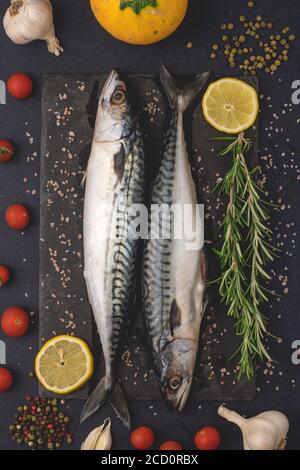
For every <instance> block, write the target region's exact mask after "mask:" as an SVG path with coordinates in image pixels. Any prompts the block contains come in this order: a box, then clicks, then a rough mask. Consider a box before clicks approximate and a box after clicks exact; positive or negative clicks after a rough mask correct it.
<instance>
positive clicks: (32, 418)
mask: <svg viewBox="0 0 300 470" xmlns="http://www.w3.org/2000/svg"><path fill="white" fill-rule="evenodd" d="M25 401H26V402H27V404H26V405H22V406H21V405H20V406H18V407H17V413H16V414H15V415H14V418H15V422H14V423H13V424H11V425H10V426H9V433H10V435H11V438H12V439H13V440H14V441H15V442H16V443H17V444H20V445H22V444H25V445H27V446H28V447H29V448H31V449H43V448H45V447H46V448H48V449H53V448H56V449H58V448H60V447H61V445H62V443H64V442H65V443H67V444H71V443H72V442H73V438H72V435H71V433H70V432H69V430H68V423H70V418H69V417H68V416H66V415H65V414H64V413H63V412H62V411H61V410H60V409H59V406H58V401H57V400H56V399H54V400H47V399H46V398H41V397H31V396H29V395H26V396H25ZM60 404H61V405H63V404H65V400H61V401H60Z"/></svg>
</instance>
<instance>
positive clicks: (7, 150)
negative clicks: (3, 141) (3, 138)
mask: <svg viewBox="0 0 300 470" xmlns="http://www.w3.org/2000/svg"><path fill="white" fill-rule="evenodd" d="M4 153H12V151H11V150H10V149H9V148H7V147H0V155H3V154H4Z"/></svg>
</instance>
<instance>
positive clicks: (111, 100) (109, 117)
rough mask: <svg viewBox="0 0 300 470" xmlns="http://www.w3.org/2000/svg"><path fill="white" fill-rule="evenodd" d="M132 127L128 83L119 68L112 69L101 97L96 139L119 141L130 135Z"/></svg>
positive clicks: (99, 140)
mask: <svg viewBox="0 0 300 470" xmlns="http://www.w3.org/2000/svg"><path fill="white" fill-rule="evenodd" d="M131 128H132V117H131V110H130V105H129V102H128V99H127V88H126V83H125V82H124V80H123V79H122V78H121V76H120V74H119V72H118V71H117V70H112V72H110V74H109V76H108V78H107V80H106V82H105V85H104V87H103V89H102V92H101V95H100V98H99V104H98V111H97V117H96V123H95V132H94V139H95V140H96V141H97V142H100V143H101V142H117V141H119V140H121V139H124V138H125V137H127V136H129V135H130V133H131Z"/></svg>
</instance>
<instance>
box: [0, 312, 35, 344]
mask: <svg viewBox="0 0 300 470" xmlns="http://www.w3.org/2000/svg"><path fill="white" fill-rule="evenodd" d="M29 322H30V321H29V315H28V313H27V312H26V310H24V309H23V308H21V307H10V308H8V309H7V310H5V312H4V313H3V315H2V318H1V329H2V331H3V333H5V334H6V335H7V336H11V337H13V338H18V337H19V336H23V335H25V333H26V332H27V330H28V328H29Z"/></svg>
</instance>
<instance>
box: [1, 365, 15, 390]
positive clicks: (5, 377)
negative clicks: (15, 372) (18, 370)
mask: <svg viewBox="0 0 300 470" xmlns="http://www.w3.org/2000/svg"><path fill="white" fill-rule="evenodd" d="M12 383H13V377H12V375H11V372H10V371H9V370H8V369H6V367H0V392H6V390H9V389H10V388H11V386H12Z"/></svg>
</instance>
